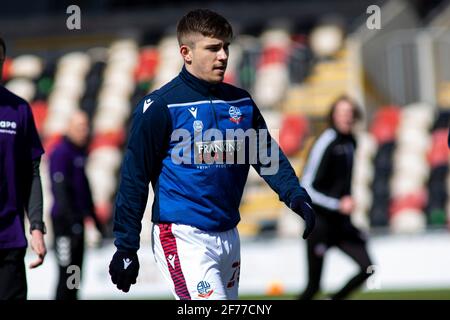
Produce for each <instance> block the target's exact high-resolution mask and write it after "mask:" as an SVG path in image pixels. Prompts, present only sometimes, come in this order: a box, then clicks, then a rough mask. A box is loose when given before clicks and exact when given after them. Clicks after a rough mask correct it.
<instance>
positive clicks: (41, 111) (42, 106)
mask: <svg viewBox="0 0 450 320" xmlns="http://www.w3.org/2000/svg"><path fill="white" fill-rule="evenodd" d="M31 110H32V112H33V117H34V122H35V123H36V129H37V131H38V132H39V133H40V134H42V129H43V126H44V123H45V119H46V118H47V111H48V108H47V103H46V102H45V101H42V100H39V101H35V102H33V103H31Z"/></svg>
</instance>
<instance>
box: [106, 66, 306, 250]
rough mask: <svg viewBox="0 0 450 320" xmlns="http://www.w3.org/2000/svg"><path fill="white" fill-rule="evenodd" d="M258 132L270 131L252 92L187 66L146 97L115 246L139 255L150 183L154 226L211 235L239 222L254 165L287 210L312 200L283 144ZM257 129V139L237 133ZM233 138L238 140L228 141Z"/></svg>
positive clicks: (133, 138)
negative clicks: (166, 224)
mask: <svg viewBox="0 0 450 320" xmlns="http://www.w3.org/2000/svg"><path fill="white" fill-rule="evenodd" d="M239 129H240V130H239ZM260 129H266V130H267V126H266V123H265V121H264V119H263V117H262V115H261V113H260V111H259V110H258V108H257V106H256V105H255V103H254V101H253V100H252V98H251V97H250V95H249V93H248V92H246V91H245V90H242V89H239V88H236V87H234V86H232V85H230V84H226V83H219V84H210V83H208V82H206V81H203V80H201V79H198V78H196V77H195V76H193V75H192V74H190V73H189V72H188V71H187V70H186V68H185V67H183V69H182V71H181V72H180V74H179V75H178V76H177V77H175V78H174V79H173V80H172V81H170V82H169V83H168V84H166V85H164V86H163V87H162V88H160V89H158V90H156V91H154V92H152V93H150V94H149V95H147V96H145V97H144V98H143V99H142V100H141V101H140V102H139V103H138V105H137V107H136V109H135V111H134V113H133V123H132V128H131V132H130V136H129V141H128V146H127V150H126V152H125V157H124V161H123V164H122V169H121V181H120V185H119V190H118V194H117V197H116V203H115V215H114V228H113V231H114V235H115V238H116V240H115V245H116V247H117V248H118V249H119V250H126V251H134V252H136V251H137V250H138V249H139V240H140V236H139V235H140V231H141V220H142V217H143V213H144V210H145V207H146V204H147V198H148V191H149V189H148V188H149V183H151V184H152V188H153V191H154V195H155V196H154V202H153V207H152V221H153V222H154V223H159V222H169V223H177V224H186V225H191V226H194V227H197V228H199V229H201V230H206V231H225V230H229V229H231V228H234V227H235V226H236V225H237V224H238V222H239V220H240V214H239V204H240V201H241V198H242V193H243V190H244V185H245V182H246V180H247V175H248V170H249V166H250V165H252V166H253V167H254V168H255V169H256V171H257V172H258V173H259V174H260V175H261V176H262V178H263V179H264V180H265V181H266V182H267V183H268V184H269V185H270V187H271V188H272V189H273V190H274V191H275V192H276V193H277V194H278V195H279V198H280V200H281V201H283V202H285V203H286V205H287V206H290V203H291V201H292V200H293V199H294V198H296V197H303V199H304V200H305V201H308V202H310V198H309V196H308V194H307V193H306V191H305V189H303V188H302V187H301V186H300V183H299V180H298V178H297V177H296V175H295V172H294V170H293V168H292V166H291V165H290V163H289V161H288V160H287V158H286V156H285V155H284V154H283V152H282V151H281V150H280V148H279V146H278V144H277V143H276V142H275V141H274V140H273V139H272V138H271V137H270V135H267V136H264V135H262V136H261V137H260V136H259V135H258V133H259V132H260V131H261V130H260ZM227 130H228V131H227ZM230 130H231V131H230ZM252 130H253V131H254V132H256V141H255V140H251V139H250V138H249V137H250V135H248V136H247V137H245V136H244V138H242V135H239V132H240V133H242V132H243V133H247V134H249V133H250V132H251V131H252ZM229 132H234V133H235V134H236V136H235V137H232V138H229V137H230V136H227V133H229ZM264 142H267V148H264ZM251 150H257V151H256V152H251ZM270 150H273V151H274V152H273V151H272V152H271V151H270ZM242 154H244V156H243V157H244V158H242ZM275 154H278V156H277V157H276V156H275ZM264 155H266V156H264ZM239 157H241V158H239ZM221 159H222V162H221ZM242 159H245V161H242ZM213 160H215V162H213ZM231 160H234V161H231ZM269 160H270V161H269ZM231 162H233V163H231ZM273 168H275V170H273ZM264 170H266V171H264Z"/></svg>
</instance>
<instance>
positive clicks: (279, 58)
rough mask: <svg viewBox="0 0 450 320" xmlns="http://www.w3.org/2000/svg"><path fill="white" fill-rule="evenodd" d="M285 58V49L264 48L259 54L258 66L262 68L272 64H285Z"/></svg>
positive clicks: (275, 47)
mask: <svg viewBox="0 0 450 320" xmlns="http://www.w3.org/2000/svg"><path fill="white" fill-rule="evenodd" d="M287 57H288V52H287V50H286V49H285V48H282V47H279V46H272V47H266V48H264V51H263V52H262V54H261V57H260V60H259V63H258V66H259V67H262V66H265V65H268V64H272V63H281V64H285V63H286V62H287Z"/></svg>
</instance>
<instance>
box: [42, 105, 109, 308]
mask: <svg viewBox="0 0 450 320" xmlns="http://www.w3.org/2000/svg"><path fill="white" fill-rule="evenodd" d="M88 140H89V120H88V117H87V115H86V113H84V112H82V111H76V112H75V113H74V114H73V115H72V116H71V118H70V120H69V125H68V127H67V131H66V134H65V136H64V137H63V138H62V139H61V141H60V142H59V143H58V144H57V145H56V146H55V149H54V150H53V152H52V153H51V155H50V177H51V185H52V193H53V199H54V202H53V207H52V210H51V216H52V224H53V231H54V241H55V243H54V248H55V251H56V258H57V262H58V267H59V280H58V284H57V288H56V295H55V299H56V300H76V299H78V291H79V290H78V288H69V286H68V285H67V280H68V278H69V277H70V276H71V275H72V273H70V272H69V273H68V272H67V267H69V266H77V267H78V268H79V271H80V272H81V271H82V265H83V254H84V246H85V245H84V241H85V240H84V230H85V227H84V223H85V221H86V220H87V219H93V220H94V222H95V224H96V226H97V229H98V230H99V232H100V233H102V226H101V225H100V223H99V221H98V219H97V217H96V215H95V211H94V203H93V201H92V194H91V188H90V186H89V182H88V179H87V176H86V172H85V165H86V158H87V145H88ZM80 276H81V274H80Z"/></svg>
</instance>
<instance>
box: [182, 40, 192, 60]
mask: <svg viewBox="0 0 450 320" xmlns="http://www.w3.org/2000/svg"><path fill="white" fill-rule="evenodd" d="M180 53H181V56H182V57H183V60H184V62H186V63H187V64H191V63H192V49H191V48H189V46H187V45H185V44H183V45H181V47H180Z"/></svg>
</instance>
